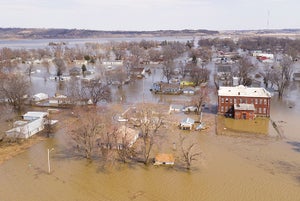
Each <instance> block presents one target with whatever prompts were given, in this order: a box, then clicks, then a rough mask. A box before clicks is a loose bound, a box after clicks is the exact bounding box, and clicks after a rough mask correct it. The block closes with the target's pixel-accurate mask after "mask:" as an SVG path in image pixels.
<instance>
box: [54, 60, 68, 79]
mask: <svg viewBox="0 0 300 201" xmlns="http://www.w3.org/2000/svg"><path fill="white" fill-rule="evenodd" d="M53 63H54V65H55V66H56V75H57V76H58V77H60V76H62V74H63V72H64V71H65V70H66V65H65V62H64V60H63V59H61V58H55V59H54V60H53Z"/></svg>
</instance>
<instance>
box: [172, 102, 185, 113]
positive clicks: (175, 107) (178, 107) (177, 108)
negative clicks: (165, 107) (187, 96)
mask: <svg viewBox="0 0 300 201" xmlns="http://www.w3.org/2000/svg"><path fill="white" fill-rule="evenodd" d="M182 108H183V106H182V105H176V104H171V105H170V108H169V113H171V112H181V110H182Z"/></svg>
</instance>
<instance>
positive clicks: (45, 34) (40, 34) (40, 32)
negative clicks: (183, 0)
mask: <svg viewBox="0 0 300 201" xmlns="http://www.w3.org/2000/svg"><path fill="white" fill-rule="evenodd" d="M218 33H219V32H218V31H210V30H204V29H198V30H189V29H184V30H158V31H96V30H83V29H35V28H33V29H31V28H0V38H1V39H9V38H18V39H49V38H97V37H122V36H126V37H135V36H144V35H146V36H182V35H183V36H184V35H203V34H207V35H212V34H218Z"/></svg>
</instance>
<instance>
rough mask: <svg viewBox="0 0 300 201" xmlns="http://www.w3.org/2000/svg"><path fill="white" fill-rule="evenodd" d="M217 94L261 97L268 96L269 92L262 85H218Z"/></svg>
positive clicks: (269, 95)
mask: <svg viewBox="0 0 300 201" xmlns="http://www.w3.org/2000/svg"><path fill="white" fill-rule="evenodd" d="M218 96H241V97H261V98H269V97H271V93H270V92H268V91H267V90H266V89H265V88H263V87H246V86H243V85H239V86H236V87H220V89H219V90H218Z"/></svg>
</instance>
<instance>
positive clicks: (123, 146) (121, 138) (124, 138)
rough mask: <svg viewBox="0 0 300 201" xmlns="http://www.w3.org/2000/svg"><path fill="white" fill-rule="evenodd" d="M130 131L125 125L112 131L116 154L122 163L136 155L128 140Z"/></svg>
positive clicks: (131, 130)
mask: <svg viewBox="0 0 300 201" xmlns="http://www.w3.org/2000/svg"><path fill="white" fill-rule="evenodd" d="M130 132H134V131H133V129H131V128H128V127H127V126H126V125H125V126H122V127H120V128H119V129H118V130H117V131H116V132H114V140H115V144H116V145H117V146H118V147H117V155H118V158H119V160H120V161H121V162H123V163H126V162H127V161H128V159H132V158H133V157H135V156H136V150H135V148H134V147H133V146H132V144H131V142H130Z"/></svg>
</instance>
